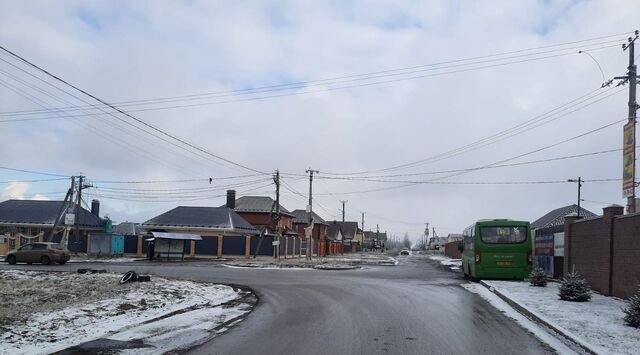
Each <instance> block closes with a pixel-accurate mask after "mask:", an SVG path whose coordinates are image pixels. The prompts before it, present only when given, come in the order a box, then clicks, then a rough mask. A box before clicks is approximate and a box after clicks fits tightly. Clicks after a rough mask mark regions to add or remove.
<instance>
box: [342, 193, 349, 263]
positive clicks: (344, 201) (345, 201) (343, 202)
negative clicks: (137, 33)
mask: <svg viewBox="0 0 640 355" xmlns="http://www.w3.org/2000/svg"><path fill="white" fill-rule="evenodd" d="M340 202H342V223H344V211H345V210H344V204H345V203H347V202H349V201H347V200H340ZM343 225H344V224H343ZM341 242H342V248H340V254H344V235H343V236H342V241H341Z"/></svg>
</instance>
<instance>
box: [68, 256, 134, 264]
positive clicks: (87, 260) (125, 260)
mask: <svg viewBox="0 0 640 355" xmlns="http://www.w3.org/2000/svg"><path fill="white" fill-rule="evenodd" d="M138 260H145V258H144V257H135V258H133V257H125V256H123V257H115V258H106V257H103V258H91V257H76V256H72V257H71V259H70V260H69V262H70V263H128V262H132V261H138Z"/></svg>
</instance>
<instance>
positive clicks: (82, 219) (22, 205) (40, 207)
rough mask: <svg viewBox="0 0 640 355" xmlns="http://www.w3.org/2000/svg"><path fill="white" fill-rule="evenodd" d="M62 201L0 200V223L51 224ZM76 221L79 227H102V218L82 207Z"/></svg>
mask: <svg viewBox="0 0 640 355" xmlns="http://www.w3.org/2000/svg"><path fill="white" fill-rule="evenodd" d="M63 203H64V201H38V200H7V201H4V202H0V224H4V225H42V226H53V224H54V223H55V221H56V218H57V217H58V213H59V212H60V208H61V207H62V206H63ZM62 222H64V221H62ZM78 222H79V225H80V226H81V227H85V228H102V219H100V217H98V216H96V215H94V214H93V213H91V212H89V211H87V210H86V209H84V208H80V216H79V220H78Z"/></svg>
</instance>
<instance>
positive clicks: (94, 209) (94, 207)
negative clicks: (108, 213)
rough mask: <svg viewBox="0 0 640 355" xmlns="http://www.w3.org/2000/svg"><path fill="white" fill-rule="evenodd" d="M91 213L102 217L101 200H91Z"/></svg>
mask: <svg viewBox="0 0 640 355" xmlns="http://www.w3.org/2000/svg"><path fill="white" fill-rule="evenodd" d="M91 213H93V214H94V215H95V216H96V217H100V201H98V200H93V201H91Z"/></svg>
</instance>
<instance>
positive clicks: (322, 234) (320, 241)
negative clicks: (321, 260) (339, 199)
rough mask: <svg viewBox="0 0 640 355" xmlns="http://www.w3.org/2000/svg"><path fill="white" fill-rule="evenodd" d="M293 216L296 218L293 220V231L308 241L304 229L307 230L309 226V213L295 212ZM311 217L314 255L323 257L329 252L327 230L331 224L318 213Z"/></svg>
mask: <svg viewBox="0 0 640 355" xmlns="http://www.w3.org/2000/svg"><path fill="white" fill-rule="evenodd" d="M291 214H293V215H294V216H295V217H294V218H293V229H294V230H295V231H296V232H298V234H299V235H300V237H301V238H302V239H306V235H305V231H304V229H305V228H307V226H308V224H309V213H307V211H306V210H294V211H292V212H291ZM311 215H312V216H313V231H312V233H311V235H312V238H313V253H314V254H315V255H318V256H322V255H324V254H325V253H326V250H327V230H328V228H329V224H328V223H327V222H325V221H324V219H322V217H320V216H319V215H318V214H317V213H315V212H311ZM305 243H306V241H305Z"/></svg>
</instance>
